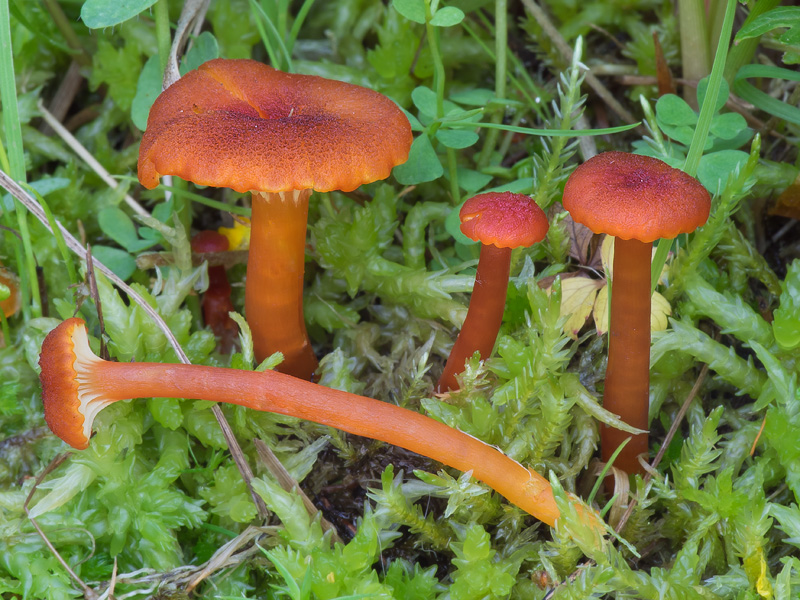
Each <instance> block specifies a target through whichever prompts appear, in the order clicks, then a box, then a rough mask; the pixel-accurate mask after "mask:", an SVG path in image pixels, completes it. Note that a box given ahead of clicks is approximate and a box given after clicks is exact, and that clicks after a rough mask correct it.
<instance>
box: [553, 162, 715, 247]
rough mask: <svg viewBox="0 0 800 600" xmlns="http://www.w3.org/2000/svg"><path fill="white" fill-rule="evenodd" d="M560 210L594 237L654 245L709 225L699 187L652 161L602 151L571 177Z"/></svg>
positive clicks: (706, 202)
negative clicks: (600, 235)
mask: <svg viewBox="0 0 800 600" xmlns="http://www.w3.org/2000/svg"><path fill="white" fill-rule="evenodd" d="M562 203H563V205H564V208H565V209H566V210H568V211H569V213H570V215H571V216H572V218H573V220H575V221H577V222H578V223H582V224H583V225H586V226H587V227H588V228H589V229H591V230H592V231H593V232H595V233H607V234H609V235H613V236H615V237H619V238H622V239H623V240H630V239H636V240H639V241H641V242H653V241H655V240H657V239H659V238H667V239H671V238H674V237H676V236H677V235H678V234H681V233H690V232H692V231H694V230H695V229H697V228H698V227H700V226H701V225H703V224H704V223H705V222H706V221H707V220H708V214H709V212H710V210H711V196H710V195H709V193H708V191H707V190H706V188H705V187H703V184H701V183H700V182H699V181H697V180H696V179H695V178H694V177H691V176H690V175H687V174H686V173H684V172H683V171H681V170H680V169H674V168H672V167H670V166H669V165H668V164H667V163H665V162H664V161H662V160H659V159H657V158H653V157H651V156H639V155H638V154H628V153H627V152H604V153H603V154H598V155H597V156H594V157H593V158H590V159H589V160H587V161H586V162H585V163H583V164H582V165H580V166H579V167H578V168H577V169H575V171H574V172H573V173H572V175H570V177H569V179H568V180H567V184H566V186H564V198H563V200H562Z"/></svg>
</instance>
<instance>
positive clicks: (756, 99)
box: [733, 65, 800, 125]
mask: <svg viewBox="0 0 800 600" xmlns="http://www.w3.org/2000/svg"><path fill="white" fill-rule="evenodd" d="M751 77H769V78H773V79H786V80H788V81H800V73H798V72H797V71H792V70H790V69H781V68H780V67H772V66H769V65H745V66H744V67H742V68H741V69H739V71H738V72H737V73H736V77H735V78H734V80H733V91H734V92H736V94H737V95H738V96H739V97H740V98H741V99H742V100H746V101H747V102H750V103H752V104H754V105H755V106H756V107H758V108H759V109H761V110H763V111H764V112H766V113H768V114H770V115H772V116H774V117H777V118H779V119H783V120H785V121H789V122H790V123H794V124H795V125H800V108H797V107H796V106H791V105H789V104H787V103H786V102H781V101H780V100H778V99H777V98H773V97H772V96H770V95H769V94H766V93H764V92H762V91H761V90H758V89H756V88H755V87H754V86H753V85H752V84H751V83H748V82H747V81H746V80H747V79H749V78H751Z"/></svg>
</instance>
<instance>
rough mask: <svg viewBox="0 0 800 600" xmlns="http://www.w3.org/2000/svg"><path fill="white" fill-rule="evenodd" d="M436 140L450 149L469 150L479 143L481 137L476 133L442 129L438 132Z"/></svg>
mask: <svg viewBox="0 0 800 600" xmlns="http://www.w3.org/2000/svg"><path fill="white" fill-rule="evenodd" d="M436 139H437V140H439V141H440V142H441V143H442V144H444V145H445V146H447V147H448V148H458V149H460V148H469V147H470V146H472V145H473V144H474V143H475V142H477V141H478V139H479V136H478V134H477V133H475V132H474V131H466V130H464V129H440V130H439V131H437V132H436Z"/></svg>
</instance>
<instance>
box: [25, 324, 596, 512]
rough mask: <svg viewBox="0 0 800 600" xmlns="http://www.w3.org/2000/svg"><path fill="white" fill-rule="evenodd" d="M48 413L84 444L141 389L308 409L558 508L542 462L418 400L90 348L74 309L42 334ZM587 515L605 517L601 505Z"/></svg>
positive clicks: (531, 508)
mask: <svg viewBox="0 0 800 600" xmlns="http://www.w3.org/2000/svg"><path fill="white" fill-rule="evenodd" d="M39 365H40V367H41V375H40V379H41V383H42V398H43V402H44V415H45V420H46V421H47V424H48V426H49V427H50V429H51V430H52V431H53V433H55V434H56V435H57V436H58V437H60V438H61V439H62V440H64V441H65V442H66V443H68V444H69V445H71V446H73V447H75V448H78V449H85V448H87V447H88V445H89V438H90V437H91V434H92V423H93V422H94V419H95V417H96V416H97V414H98V413H99V412H100V411H101V410H102V409H103V408H105V407H106V406H107V405H108V404H110V403H113V402H117V401H119V400H127V399H131V398H142V397H146V398H149V397H168V398H175V397H177V398H191V399H198V400H209V401H212V402H226V403H229V404H238V405H240V406H246V407H248V408H252V409H255V410H262V411H270V412H275V413H280V414H284V415H290V416H293V417H299V418H301V419H306V420H309V421H313V422H315V423H320V424H323V425H329V426H331V427H336V428H337V429H341V430H343V431H346V432H348V433H352V434H355V435H361V436H364V437H369V438H372V439H376V440H381V441H384V442H387V443H389V444H394V445H396V446H400V447H402V448H406V449H407V450H411V451H412V452H417V453H419V454H423V455H425V456H428V457H430V458H433V459H435V460H437V461H439V462H441V463H444V464H446V465H449V466H451V467H453V468H455V469H458V470H460V471H472V474H473V475H474V476H475V478H476V479H479V480H481V481H483V482H484V483H486V484H487V485H489V486H491V487H492V488H494V489H495V490H497V492H499V493H500V494H502V495H503V496H505V497H506V498H507V499H508V500H510V501H511V502H513V503H514V504H516V505H517V506H519V507H520V508H522V509H523V510H525V511H527V512H528V513H530V514H531V515H533V516H534V517H536V518H537V519H540V520H542V521H544V522H545V523H547V524H548V525H551V526H552V525H553V524H554V523H555V520H556V519H557V518H558V516H559V510H558V508H557V506H556V503H555V498H554V496H553V491H552V488H551V487H550V484H549V483H548V481H547V480H546V479H545V478H544V477H542V476H541V475H539V474H538V473H537V472H535V471H533V470H530V469H526V468H525V467H523V466H522V465H520V464H519V463H518V462H516V461H514V460H512V459H511V458H509V457H507V456H506V455H504V454H503V453H502V452H500V451H498V450H496V449H495V448H494V447H492V446H490V445H488V444H485V443H483V442H482V441H480V440H478V439H477V438H474V437H472V436H470V435H467V434H465V433H461V432H460V431H458V430H457V429H453V428H451V427H448V426H447V425H445V424H443V423H440V422H439V421H435V420H433V419H431V418H430V417H426V416H424V415H421V414H419V413H416V412H414V411H411V410H407V409H404V408H400V407H398V406H395V405H394V404H389V403H387V402H380V401H378V400H374V399H372V398H366V397H364V396H357V395H356V394H350V393H348V392H342V391H339V390H335V389H331V388H326V387H323V386H320V385H316V384H313V383H310V382H307V381H302V380H300V379H297V378H295V377H290V376H288V375H284V374H282V373H277V372H275V371H265V372H263V373H259V372H254V371H239V370H235V369H226V368H222V367H208V366H203V365H186V364H161V363H117V362H109V361H105V360H101V359H100V358H99V357H97V356H96V355H95V354H94V353H93V352H92V351H91V349H90V348H89V339H88V336H87V332H86V327H85V324H84V322H83V321H82V320H81V319H76V318H73V319H67V320H66V321H64V322H63V323H61V324H60V325H58V326H57V327H56V328H55V329H53V331H51V332H50V333H49V334H48V335H47V337H46V338H45V340H44V343H43V344H42V353H41V355H40V357H39ZM587 519H590V520H589V521H588V522H590V523H595V524H597V526H598V527H599V526H600V522H599V521H597V520H596V517H594V516H593V515H592V514H590V513H587Z"/></svg>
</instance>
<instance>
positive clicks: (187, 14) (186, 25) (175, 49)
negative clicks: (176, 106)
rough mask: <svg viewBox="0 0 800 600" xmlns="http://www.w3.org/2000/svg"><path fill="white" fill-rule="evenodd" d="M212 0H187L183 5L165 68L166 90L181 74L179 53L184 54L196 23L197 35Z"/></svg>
mask: <svg viewBox="0 0 800 600" xmlns="http://www.w3.org/2000/svg"><path fill="white" fill-rule="evenodd" d="M209 2H210V0H187V1H186V3H185V4H184V5H183V10H182V11H181V16H180V17H179V18H178V25H177V27H176V28H175V38H174V39H173V40H172V47H171V48H170V51H169V56H168V57H167V68H166V69H165V70H164V80H163V81H162V83H161V89H162V90H165V89H167V88H168V87H169V86H171V85H172V84H173V83H175V82H176V81H177V80H178V79H179V78H180V76H181V74H180V71H179V70H178V55H179V54H182V50H183V47H184V45H185V44H186V40H187V39H188V37H189V30H190V29H191V28H192V26H193V25H194V28H195V35H196V34H197V29H198V26H199V25H201V24H202V23H203V20H204V19H205V14H206V11H207V10H208V5H209Z"/></svg>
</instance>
